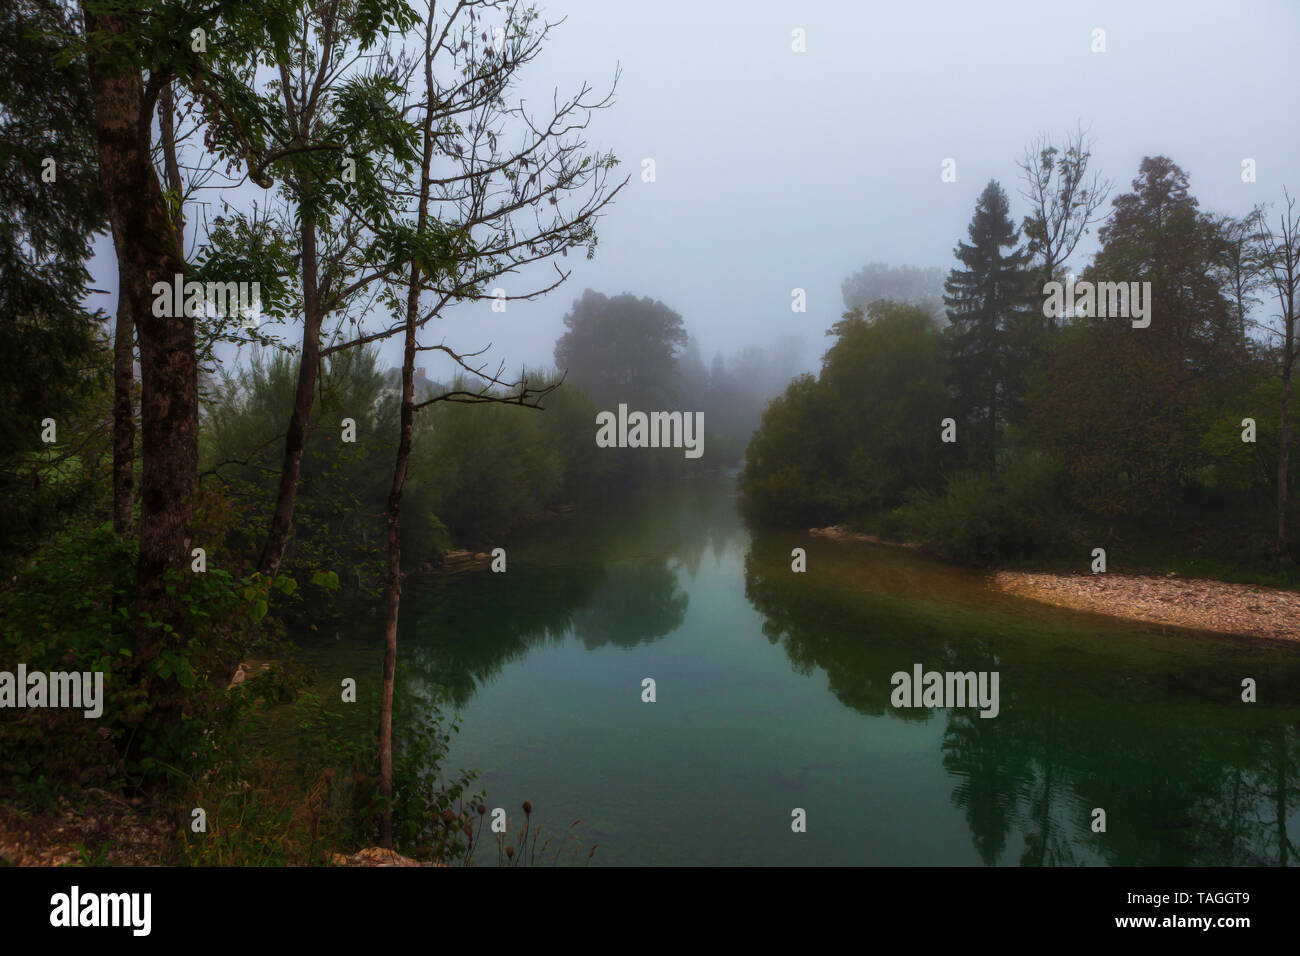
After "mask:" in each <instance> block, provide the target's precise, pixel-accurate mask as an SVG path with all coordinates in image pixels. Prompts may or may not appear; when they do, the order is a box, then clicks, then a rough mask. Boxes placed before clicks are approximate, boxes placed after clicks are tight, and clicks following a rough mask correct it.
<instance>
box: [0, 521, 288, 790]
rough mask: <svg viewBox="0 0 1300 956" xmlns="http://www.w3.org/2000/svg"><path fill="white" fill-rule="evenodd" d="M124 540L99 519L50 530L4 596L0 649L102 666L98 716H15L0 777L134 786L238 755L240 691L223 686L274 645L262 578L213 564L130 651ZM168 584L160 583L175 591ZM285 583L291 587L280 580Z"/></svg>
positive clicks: (8, 724) (61, 665)
mask: <svg viewBox="0 0 1300 956" xmlns="http://www.w3.org/2000/svg"><path fill="white" fill-rule="evenodd" d="M134 567H135V565H134V561H133V560H132V542H131V541H129V540H125V539H122V538H120V537H118V536H117V535H116V534H114V532H113V530H112V528H111V527H110V526H108V525H103V526H100V527H97V528H94V529H89V530H86V529H74V530H73V531H70V532H68V533H66V534H63V535H60V536H59V537H58V538H57V539H56V540H55V541H54V542H53V543H52V544H51V545H50V546H49V547H48V548H47V549H46V550H45V551H44V552H43V553H42V554H41V555H40V556H39V557H38V558H37V559H35V560H33V561H32V562H31V564H30V565H29V566H28V567H26V568H24V569H23V572H22V574H21V575H20V576H19V579H18V581H17V582H16V583H15V584H14V586H13V587H12V588H10V589H9V590H8V591H7V592H5V593H4V594H3V595H2V596H0V644H2V645H3V647H4V658H5V660H7V661H15V662H22V663H25V664H26V665H27V668H28V670H29V672H30V671H45V672H54V671H76V672H95V673H102V674H103V698H102V706H103V713H102V716H100V717H99V718H97V719H93V720H92V719H86V718H85V717H84V716H83V713H82V711H81V710H77V709H62V708H37V709H25V710H19V711H15V712H13V713H12V714H11V717H12V719H7V720H6V721H5V723H4V724H3V725H0V737H3V746H0V752H3V754H4V762H3V765H2V769H3V773H4V776H5V777H6V778H12V779H15V780H16V781H22V780H36V779H39V778H42V777H49V778H51V779H63V780H74V781H77V782H79V783H80V784H82V785H86V786H89V785H105V784H107V785H116V786H141V785H145V784H148V783H160V782H163V781H165V779H166V778H167V777H168V776H169V775H173V774H183V775H189V776H195V775H198V774H200V773H202V772H203V771H204V770H205V769H209V768H211V767H214V766H216V765H217V764H219V763H222V762H229V761H233V760H237V759H238V756H239V753H240V748H239V747H238V746H237V739H236V738H237V733H236V731H237V729H238V728H239V727H240V726H241V724H242V722H243V721H242V718H243V715H244V711H245V708H246V707H247V704H248V697H247V692H245V691H240V690H236V691H235V692H233V693H227V691H226V686H227V684H228V682H229V681H230V678H231V676H232V675H233V673H234V670H235V665H237V664H238V663H239V662H240V661H241V660H245V659H247V658H248V656H250V654H252V653H253V651H254V650H255V649H259V648H261V649H266V648H267V647H268V646H273V638H274V631H268V630H267V629H266V628H264V627H263V626H262V625H261V624H260V623H259V622H261V620H262V617H263V615H264V614H265V608H266V602H267V597H268V594H269V591H270V588H271V586H272V585H271V582H270V581H267V580H265V579H259V578H257V577H236V576H235V575H232V574H231V573H230V572H229V571H226V570H224V569H222V568H219V567H209V568H208V570H207V571H206V572H204V573H202V574H198V573H194V574H192V575H191V577H190V580H189V581H187V582H185V583H186V584H187V585H188V586H187V587H186V588H185V591H184V593H183V594H182V595H181V602H182V608H183V616H182V618H181V621H182V624H183V629H176V630H172V626H171V625H168V624H162V623H160V622H154V621H149V620H147V619H146V620H143V621H142V623H143V624H144V626H145V627H147V628H150V629H155V628H158V629H160V630H161V631H162V632H163V637H162V639H161V640H160V641H158V642H157V643H156V644H154V645H152V648H151V650H152V652H151V653H150V654H148V655H141V654H140V653H138V652H137V650H136V647H137V636H136V626H137V618H136V616H135V614H134V612H133V611H132V609H131V605H130V597H131V595H133V594H134V590H133V585H134V576H135V574H134ZM180 583H181V582H180V581H179V580H178V579H177V578H175V577H172V578H169V579H168V584H167V586H168V587H169V588H175V589H179V585H180ZM279 586H280V587H281V588H284V587H286V586H287V585H286V584H285V583H283V582H281V583H280V584H279Z"/></svg>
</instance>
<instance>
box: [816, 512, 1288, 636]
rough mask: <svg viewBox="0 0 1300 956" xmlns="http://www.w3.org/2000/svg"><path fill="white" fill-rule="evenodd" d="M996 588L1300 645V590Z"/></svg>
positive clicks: (1050, 576)
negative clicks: (1296, 642) (1294, 642)
mask: <svg viewBox="0 0 1300 956" xmlns="http://www.w3.org/2000/svg"><path fill="white" fill-rule="evenodd" d="M808 530H809V533H810V534H812V535H816V536H817V537H823V538H830V539H832V540H836V541H865V542H868V543H870V544H877V545H884V546H887V547H893V548H907V549H909V550H914V551H920V550H924V549H922V548H921V547H920V546H919V545H918V544H916V543H915V542H909V541H893V540H888V539H885V538H880V537H877V536H876V535H869V534H860V533H857V532H854V531H850V530H848V529H846V528H843V527H841V526H838V525H832V526H831V527H827V528H810V529H808ZM989 582H990V585H991V586H992V587H994V588H996V589H997V590H1000V591H1004V592H1006V593H1008V594H1014V595H1016V596H1017V597H1022V598H1026V599H1028V600H1032V601H1038V602H1040V603H1042V604H1051V605H1054V606H1056V607H1065V608H1070V609H1072V610H1076V611H1088V612H1091V613H1093V614H1105V615H1108V616H1110V617H1117V618H1123V619H1125V620H1130V621H1143V622H1145V623H1148V624H1162V625H1166V626H1169V627H1180V628H1188V629H1191V630H1197V631H1210V632H1213V633H1217V634H1231V635H1235V636H1239V637H1259V638H1266V639H1270V640H1284V641H1300V591H1293V590H1287V589H1285V588H1274V587H1267V586H1265V585H1261V584H1240V583H1234V582H1229V581H1217V580H1212V579H1207V578H1189V577H1180V576H1177V575H1175V574H1173V573H1172V572H1170V573H1168V574H1165V575H1158V574H1143V573H1120V572H1107V573H1104V574H1069V573H1054V572H1043V571H1015V570H1010V569H1001V570H995V571H991V572H989Z"/></svg>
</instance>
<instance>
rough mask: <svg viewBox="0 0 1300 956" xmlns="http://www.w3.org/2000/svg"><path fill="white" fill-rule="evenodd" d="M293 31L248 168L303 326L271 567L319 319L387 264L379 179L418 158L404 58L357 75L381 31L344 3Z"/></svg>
mask: <svg viewBox="0 0 1300 956" xmlns="http://www.w3.org/2000/svg"><path fill="white" fill-rule="evenodd" d="M414 22H415V16H414V13H413V12H412V11H410V10H409V9H408V8H407V7H406V6H405V5H404V4H402V5H397V6H395V7H394V17H393V26H394V27H395V28H396V29H398V30H401V29H405V28H407V27H409V26H411V25H412V24H413V23H414ZM298 27H299V29H298V31H297V33H298V35H297V36H296V37H295V39H294V42H293V44H292V46H291V47H290V49H289V51H288V55H287V56H286V57H284V58H282V59H281V60H280V61H279V62H278V63H277V64H276V66H277V70H278V76H277V77H276V78H275V79H272V80H271V81H270V82H269V84H268V85H269V87H270V90H269V93H270V96H269V97H268V99H272V98H274V101H275V103H276V108H275V110H274V111H269V110H268V112H267V114H266V115H265V116H264V117H263V123H264V124H265V126H266V127H267V130H268V134H269V135H268V136H267V137H266V143H265V146H264V148H263V150H262V153H261V155H260V157H259V161H258V163H257V166H256V169H255V172H257V173H260V175H261V176H264V177H274V178H275V179H276V181H277V182H278V184H279V188H280V193H281V197H282V198H283V200H284V204H285V207H286V209H285V213H284V220H285V227H286V231H292V232H293V233H294V234H295V238H296V240H297V249H296V251H297V260H298V274H299V277H300V282H301V288H300V306H301V312H302V323H303V324H302V337H301V341H300V344H299V353H300V356H301V361H300V363H299V366H298V385H297V390H296V392H295V394H294V400H293V408H292V412H291V415H290V418H289V426H288V429H287V431H286V433H285V439H284V458H283V463H282V465H281V470H280V487H279V490H278V492H277V495H276V501H275V507H274V509H273V510H272V513H271V521H270V526H269V527H268V529H267V535H266V541H265V543H264V545H263V548H262V554H261V558H260V559H259V570H260V571H261V572H262V573H263V574H270V575H274V574H275V573H276V572H277V571H278V569H279V567H280V562H281V561H282V560H283V558H284V552H285V548H286V547H287V545H288V542H289V533H290V530H291V528H292V525H293V511H294V501H295V498H296V496H297V491H298V482H299V478H300V476H301V472H302V459H303V453H304V450H305V448H306V445H307V430H308V428H309V426H310V420H311V410H312V401H313V395H314V393H315V390H316V380H317V377H318V375H319V371H320V361H321V329H322V326H323V324H324V322H325V319H326V317H327V316H329V315H331V314H333V313H336V312H343V311H345V310H346V309H347V307H348V306H349V304H350V303H352V302H353V301H354V300H356V299H357V298H358V297H359V296H360V295H361V294H362V293H363V292H364V291H365V290H366V288H367V287H368V286H369V285H370V284H371V283H373V282H375V281H376V280H377V279H379V278H381V277H383V276H384V275H385V274H386V272H387V270H388V269H389V268H392V266H391V264H390V263H389V262H388V261H386V256H387V255H388V254H389V249H391V247H392V245H393V243H394V239H393V236H394V234H395V233H397V232H398V231H399V230H400V229H401V228H403V227H402V226H401V224H400V223H399V222H398V221H397V219H396V216H395V213H396V211H397V209H398V208H400V207H399V206H398V205H397V204H396V203H395V202H394V199H393V196H392V193H391V191H390V189H389V188H388V185H390V184H388V183H386V182H385V180H386V178H387V173H388V171H389V170H392V171H394V172H397V173H399V174H400V172H401V170H403V169H406V168H409V167H410V165H411V164H412V163H413V162H414V160H415V158H416V157H415V150H414V146H413V143H412V138H413V136H414V129H413V127H412V124H411V123H410V122H409V121H407V120H406V119H405V118H404V116H403V114H402V112H401V108H400V105H399V102H398V99H399V97H400V96H401V94H402V93H403V90H404V83H405V80H406V79H407V78H408V76H409V72H410V65H411V64H409V63H403V62H401V61H400V60H394V58H393V57H391V56H389V55H376V56H371V57H370V63H369V65H368V67H367V68H365V69H363V70H361V71H360V72H357V71H356V69H355V64H356V63H357V61H358V60H359V59H360V58H361V57H362V55H363V51H366V50H367V49H368V48H370V47H372V46H373V45H374V44H376V43H377V42H378V41H379V40H380V37H381V34H380V33H379V31H377V30H376V29H375V25H374V24H373V23H371V22H369V21H368V19H367V18H364V17H357V16H355V15H354V13H353V10H352V4H351V3H348V2H344V0H330V2H326V3H322V4H318V5H316V6H315V7H310V8H309V7H303V8H302V9H301V11H300V20H299V23H298ZM353 321H355V319H353Z"/></svg>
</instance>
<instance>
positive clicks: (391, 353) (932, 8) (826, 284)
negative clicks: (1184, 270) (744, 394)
mask: <svg viewBox="0 0 1300 956" xmlns="http://www.w3.org/2000/svg"><path fill="white" fill-rule="evenodd" d="M539 6H540V7H541V8H542V10H543V12H544V13H545V15H546V17H547V19H550V20H556V19H560V18H561V17H567V20H566V21H565V22H564V23H563V24H562V25H561V26H559V27H558V28H556V30H555V31H554V32H553V33H552V35H551V41H550V44H549V46H548V47H547V48H546V49H544V50H543V52H542V53H541V55H540V56H539V57H538V58H537V59H536V60H535V61H534V62H533V63H532V64H531V65H530V66H529V68H528V72H527V73H526V75H525V77H524V82H523V83H522V85H521V86H520V87H519V90H518V95H520V96H523V97H524V98H525V99H526V100H527V101H528V102H529V103H530V104H532V105H533V106H534V108H536V109H538V110H541V109H542V108H544V107H545V106H547V105H549V102H550V98H551V94H552V92H553V91H554V90H555V89H557V88H558V90H559V91H560V93H561V95H564V94H568V93H571V92H573V91H574V90H575V89H576V87H577V85H578V84H580V83H581V82H582V81H583V80H586V81H588V82H589V83H590V84H591V85H592V86H593V87H594V88H595V89H597V90H602V89H604V88H606V87H607V86H608V84H609V82H610V80H611V79H612V77H613V75H614V72H615V69H616V67H618V66H621V67H622V71H623V72H622V77H621V79H620V81H619V85H618V90H617V98H616V101H615V103H614V105H613V106H612V107H611V108H610V109H607V110H604V111H601V112H597V113H596V114H594V116H593V117H592V122H591V125H590V127H589V129H588V130H587V139H588V142H589V144H590V146H591V148H592V149H594V150H605V149H612V150H613V151H614V153H615V154H616V155H617V156H618V157H619V159H620V160H621V161H622V166H621V167H620V170H619V176H618V178H619V179H621V178H622V177H623V176H624V175H628V176H631V180H630V182H629V183H628V185H627V186H626V187H625V188H624V190H623V191H622V192H621V193H620V194H619V196H618V198H617V200H616V202H615V204H614V205H613V206H612V207H611V208H610V210H609V212H608V214H607V215H606V216H605V217H604V218H603V219H602V220H601V222H600V225H599V227H598V231H599V236H600V244H599V249H598V251H597V254H596V257H595V259H594V260H592V261H587V260H586V259H585V258H583V257H582V256H581V255H580V254H578V255H575V254H571V255H570V256H569V257H568V258H565V259H560V260H558V261H559V263H560V264H561V265H563V266H564V267H565V268H572V270H573V274H572V277H571V278H570V279H569V281H568V283H566V284H565V285H564V286H561V287H560V289H558V290H556V291H555V292H553V293H551V294H550V295H549V296H547V297H545V298H544V299H542V300H539V301H536V302H531V303H529V302H510V303H509V306H508V310H507V312H506V313H505V314H499V313H497V314H494V313H493V312H492V311H491V308H490V303H489V302H486V301H483V302H471V303H464V304H461V305H459V306H457V307H456V308H455V309H454V310H452V311H450V312H449V314H448V316H447V318H445V319H444V320H443V321H442V333H443V334H445V336H446V339H447V341H448V342H449V343H450V344H453V345H456V346H460V347H464V348H467V349H468V348H477V347H480V346H482V345H485V344H486V343H487V342H489V341H491V342H493V343H494V350H493V353H492V354H493V355H495V356H496V357H497V358H498V359H501V360H505V361H506V363H507V366H508V368H510V369H511V370H513V369H515V368H517V367H518V365H519V364H520V363H523V362H528V363H529V364H533V365H536V364H540V363H545V364H550V363H551V361H552V350H553V346H554V342H555V339H556V338H557V336H559V335H560V334H561V332H562V331H563V324H562V318H563V315H564V313H565V312H566V311H567V310H568V308H569V306H570V304H571V303H572V301H573V300H574V299H575V298H576V297H577V296H579V295H580V294H581V292H582V290H583V289H584V288H587V287H590V288H593V289H595V290H597V291H600V292H603V293H606V294H608V295H616V294H618V293H622V292H632V293H635V294H636V295H648V296H651V297H653V298H656V299H661V300H662V301H664V302H665V303H667V304H668V305H669V306H671V307H672V308H674V309H675V310H677V311H678V312H679V313H681V315H682V317H683V319H684V320H685V323H686V326H687V328H688V329H689V331H690V332H691V333H692V334H694V335H695V336H696V337H697V338H698V339H699V341H700V344H701V347H702V350H703V354H704V359H705V361H706V363H707V362H708V361H710V360H711V359H712V357H713V355H714V353H715V352H718V351H722V352H724V353H731V352H733V351H735V350H736V349H738V348H740V347H742V346H744V345H762V346H770V345H772V344H773V343H774V342H775V341H776V340H777V339H778V338H779V337H780V336H782V335H786V334H788V333H790V332H796V333H800V334H802V335H803V337H804V342H805V351H804V362H805V365H806V366H808V367H812V366H813V365H815V364H816V362H817V360H818V359H819V357H820V355H821V353H822V352H823V351H824V349H825V347H826V345H827V344H828V343H827V340H826V339H825V337H824V334H825V331H826V329H827V328H828V327H829V326H830V325H831V324H832V323H833V322H834V321H836V320H837V319H838V318H839V316H840V313H841V312H842V311H843V304H842V299H841V296H840V284H841V282H842V281H843V280H844V279H845V278H846V277H847V276H848V275H849V274H850V273H852V272H853V271H855V270H856V269H858V268H859V267H861V266H862V265H864V264H865V263H867V262H869V261H872V260H883V261H886V262H888V263H890V264H894V265H917V266H938V267H940V268H942V269H943V270H944V271H945V272H946V271H947V270H948V269H949V268H950V267H951V266H952V265H953V259H952V249H953V247H954V245H955V244H956V242H957V241H958V240H959V239H964V238H965V230H966V226H967V223H968V222H969V221H970V217H971V214H972V212H973V210H974V204H975V200H976V197H977V196H978V194H979V192H980V191H981V189H983V187H984V185H985V184H986V183H987V182H988V180H989V179H990V178H995V179H997V180H999V181H1000V182H1001V183H1002V185H1003V187H1004V188H1005V189H1006V190H1007V193H1008V194H1009V195H1010V197H1011V200H1012V212H1013V216H1014V218H1015V220H1016V222H1017V224H1018V223H1019V220H1020V218H1021V217H1022V216H1023V215H1024V213H1025V212H1026V207H1025V204H1024V202H1023V200H1021V199H1020V197H1019V195H1018V189H1019V185H1018V182H1017V172H1018V171H1017V168H1016V160H1017V159H1018V158H1019V157H1020V156H1021V155H1022V153H1023V151H1024V148H1025V145H1026V143H1027V142H1028V141H1029V140H1030V139H1031V138H1032V137H1033V136H1034V135H1035V134H1037V133H1039V132H1040V131H1041V132H1047V133H1052V134H1055V135H1057V136H1058V137H1059V136H1060V134H1063V133H1065V132H1066V131H1067V130H1069V129H1072V128H1073V127H1074V126H1076V125H1077V124H1078V123H1082V124H1083V125H1084V126H1086V127H1090V130H1091V135H1092V137H1093V139H1094V141H1095V154H1094V163H1095V164H1096V165H1097V166H1098V167H1099V168H1100V169H1101V171H1102V172H1103V173H1104V174H1105V175H1106V176H1108V177H1109V178H1110V179H1112V180H1113V181H1114V182H1115V184H1116V190H1115V192H1113V193H1112V196H1114V195H1115V194H1117V193H1118V192H1121V191H1128V189H1129V184H1130V182H1131V180H1132V179H1133V177H1134V176H1135V175H1136V173H1137V168H1138V163H1139V161H1140V160H1141V158H1142V157H1143V156H1144V155H1154V154H1159V153H1163V154H1165V155H1167V156H1169V157H1170V158H1171V159H1173V160H1174V161H1175V162H1177V163H1178V164H1179V165H1181V166H1182V167H1183V168H1184V169H1185V170H1186V171H1187V172H1188V174H1189V176H1190V179H1191V189H1192V193H1193V195H1195V196H1196V197H1197V198H1198V199H1199V200H1200V202H1201V206H1202V208H1203V209H1206V210H1214V211H1220V212H1227V213H1234V214H1241V213H1244V212H1246V211H1248V210H1249V208H1250V207H1251V205H1252V204H1253V203H1256V202H1263V201H1276V200H1278V199H1280V198H1281V193H1282V186H1283V185H1284V184H1285V185H1288V186H1290V187H1291V189H1292V191H1293V192H1300V126H1298V125H1297V123H1296V117H1297V116H1298V115H1300V109H1298V108H1297V107H1298V106H1300V104H1298V103H1297V98H1298V97H1300V93H1298V92H1297V91H1298V90H1300V57H1298V56H1297V53H1296V50H1297V40H1300V3H1297V2H1296V0H1278V2H1250V0H1247V2H1240V3H1233V4H1222V3H1220V4H1212V3H1194V2H1186V0H1178V2H1168V3H1155V2H1149V3H1148V2H1143V3H1136V2H1133V0H1127V2H1116V3H1086V4H1084V3H1045V2H1042V0H1037V2H1027V3H1010V2H1001V0H999V2H987V3H978V4H974V3H957V2H952V3H938V2H935V3H925V2H918V0H907V2H898V3H892V2H890V3H885V2H870V3H867V2H857V3H854V2H842V3H822V2H818V3H794V2H788V0H786V2H781V0H772V2H763V3H754V2H745V3H740V2H734V3H733V2H726V3H724V2H719V0H695V2H679V3H669V2H662V0H656V2H653V3H650V2H610V0H550V2H544V3H540V4H539ZM1097 27H1100V28H1102V29H1104V30H1105V41H1106V48H1107V50H1106V52H1105V53H1093V52H1091V46H1092V42H1093V40H1092V31H1093V30H1094V28H1097ZM795 28H802V29H803V30H805V31H806V36H807V41H806V42H807V52H805V53H796V52H793V51H792V49H791V43H792V36H791V32H792V31H793V30H794V29H795ZM645 157H652V158H653V159H654V160H655V163H656V175H657V181H656V182H654V183H643V182H642V181H641V163H642V160H643V158H645ZM946 157H952V158H954V159H955V160H956V161H957V182H955V183H943V182H941V181H940V163H941V162H942V160H943V159H945V158H946ZM1244 157H1253V158H1254V159H1255V160H1256V162H1257V177H1258V181H1257V182H1255V183H1253V184H1246V183H1243V182H1242V181H1241V162H1242V159H1243V158H1244ZM1093 238H1095V237H1093ZM98 248H99V249H100V250H101V251H102V252H101V255H99V256H98V257H97V259H96V261H95V263H94V264H93V271H94V273H95V278H96V282H97V284H98V285H99V287H100V288H104V289H110V290H115V288H116V281H115V268H114V266H113V261H112V246H111V243H109V242H107V241H102V242H101V243H100V244H99V246H98ZM1094 249H1095V244H1094V243H1092V242H1091V241H1089V242H1088V243H1087V245H1086V247H1085V248H1084V249H1081V250H1080V252H1076V254H1075V256H1074V259H1073V260H1072V261H1071V263H1070V265H1071V266H1072V267H1073V268H1074V269H1075V270H1076V271H1078V270H1079V268H1080V267H1081V266H1082V265H1084V264H1085V263H1086V261H1087V260H1088V259H1089V258H1090V257H1091V253H1092V252H1093V251H1094ZM1080 253H1082V254H1080ZM549 268H550V267H549V266H546V267H545V269H547V270H549ZM539 277H540V274H536V275H534V282H536V281H537V280H538V278H539ZM525 284H526V279H525V278H520V279H518V280H509V279H507V280H506V281H504V282H502V283H501V285H503V287H505V288H506V289H507V291H508V292H512V293H513V292H514V291H515V288H516V286H518V287H523V286H524V285H525ZM795 287H801V288H803V289H805V290H806V291H807V296H808V310H807V312H806V313H803V314H796V313H793V312H792V311H791V309H790V302H791V290H792V289H793V288H795ZM96 304H97V305H101V306H102V307H104V308H105V309H106V311H108V312H110V313H111V312H112V311H113V309H114V296H109V297H106V298H100V299H98V300H96ZM285 331H286V332H288V330H285ZM290 337H291V338H292V333H290ZM433 337H434V336H433V335H432V334H431V335H430V336H427V337H426V339H428V338H433ZM399 355H400V348H399V346H398V343H396V342H390V343H389V344H388V345H387V346H386V347H385V350H384V358H385V361H386V364H389V365H395V364H397V362H398V358H399ZM429 364H430V366H431V369H430V371H431V373H435V374H436V373H437V372H438V371H439V369H438V368H437V367H436V366H434V365H433V362H432V361H431V362H430V363H429Z"/></svg>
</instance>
